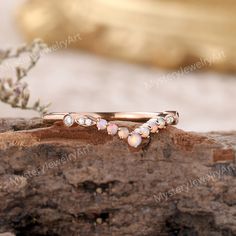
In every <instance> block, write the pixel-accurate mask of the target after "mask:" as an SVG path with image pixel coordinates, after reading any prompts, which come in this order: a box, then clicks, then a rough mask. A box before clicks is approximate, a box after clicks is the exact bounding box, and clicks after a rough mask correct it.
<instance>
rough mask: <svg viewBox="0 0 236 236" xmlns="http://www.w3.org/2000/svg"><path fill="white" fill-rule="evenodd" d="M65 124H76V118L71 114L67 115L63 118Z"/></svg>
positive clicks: (68, 125)
mask: <svg viewBox="0 0 236 236" xmlns="http://www.w3.org/2000/svg"><path fill="white" fill-rule="evenodd" d="M63 122H64V124H65V126H67V127H70V126H72V125H73V124H74V118H73V117H72V116H71V115H69V114H68V115H66V116H65V117H64V119H63Z"/></svg>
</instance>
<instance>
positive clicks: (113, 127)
mask: <svg viewBox="0 0 236 236" xmlns="http://www.w3.org/2000/svg"><path fill="white" fill-rule="evenodd" d="M117 131H118V126H117V125H116V124H109V125H108V126H107V133H108V134H110V135H115V134H116V133H117Z"/></svg>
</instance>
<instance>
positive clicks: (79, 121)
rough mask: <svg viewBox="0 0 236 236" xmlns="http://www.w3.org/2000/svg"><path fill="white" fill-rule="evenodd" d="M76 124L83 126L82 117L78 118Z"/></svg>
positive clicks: (83, 119)
mask: <svg viewBox="0 0 236 236" xmlns="http://www.w3.org/2000/svg"><path fill="white" fill-rule="evenodd" d="M76 122H77V123H78V124H79V125H84V124H85V118H84V117H79V118H78V119H77V120H76Z"/></svg>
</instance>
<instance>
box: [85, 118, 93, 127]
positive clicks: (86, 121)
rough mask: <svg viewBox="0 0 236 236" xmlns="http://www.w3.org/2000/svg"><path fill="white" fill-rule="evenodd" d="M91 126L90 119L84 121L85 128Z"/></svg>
mask: <svg viewBox="0 0 236 236" xmlns="http://www.w3.org/2000/svg"><path fill="white" fill-rule="evenodd" d="M92 124H93V121H92V120H90V119H88V118H86V119H85V125H86V126H91V125H92Z"/></svg>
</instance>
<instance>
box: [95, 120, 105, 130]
mask: <svg viewBox="0 0 236 236" xmlns="http://www.w3.org/2000/svg"><path fill="white" fill-rule="evenodd" d="M97 127H98V129H99V130H103V129H106V127H107V121H106V120H104V119H100V120H99V121H98V122H97Z"/></svg>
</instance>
